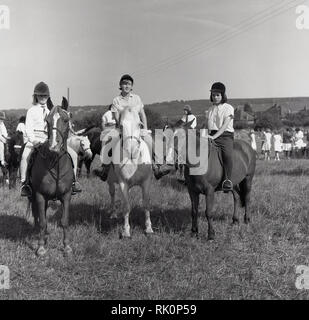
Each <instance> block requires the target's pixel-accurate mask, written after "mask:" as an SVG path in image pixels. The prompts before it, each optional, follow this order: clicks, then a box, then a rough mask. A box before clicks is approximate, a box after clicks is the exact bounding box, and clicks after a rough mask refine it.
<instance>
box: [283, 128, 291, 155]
mask: <svg viewBox="0 0 309 320" xmlns="http://www.w3.org/2000/svg"><path fill="white" fill-rule="evenodd" d="M292 138H293V134H292V132H291V129H290V128H286V129H285V130H284V131H283V139H282V142H283V144H282V149H283V152H284V154H285V157H286V159H290V156H291V150H292Z"/></svg>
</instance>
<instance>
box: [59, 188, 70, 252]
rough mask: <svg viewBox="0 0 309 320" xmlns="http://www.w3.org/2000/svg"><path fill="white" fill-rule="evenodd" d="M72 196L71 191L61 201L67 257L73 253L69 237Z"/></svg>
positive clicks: (64, 244)
mask: <svg viewBox="0 0 309 320" xmlns="http://www.w3.org/2000/svg"><path fill="white" fill-rule="evenodd" d="M71 195H72V194H71V191H70V192H67V193H66V194H65V195H64V196H63V197H62V199H61V204H62V218H61V226H62V229H63V246H64V254H65V255H69V254H71V253H72V248H71V247H70V246H69V237H68V226H69V213H70V201H71Z"/></svg>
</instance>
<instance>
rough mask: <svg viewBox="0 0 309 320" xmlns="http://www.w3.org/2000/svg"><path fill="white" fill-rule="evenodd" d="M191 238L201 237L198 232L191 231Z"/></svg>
mask: <svg viewBox="0 0 309 320" xmlns="http://www.w3.org/2000/svg"><path fill="white" fill-rule="evenodd" d="M191 238H196V239H199V234H198V232H194V231H191Z"/></svg>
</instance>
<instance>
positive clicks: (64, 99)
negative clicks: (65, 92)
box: [61, 97, 69, 111]
mask: <svg viewBox="0 0 309 320" xmlns="http://www.w3.org/2000/svg"><path fill="white" fill-rule="evenodd" d="M61 108H62V109H63V110H65V111H68V108H69V103H68V100H67V99H66V98H65V97H62V104H61Z"/></svg>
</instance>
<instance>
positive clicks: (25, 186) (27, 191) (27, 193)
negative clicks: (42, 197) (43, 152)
mask: <svg viewBox="0 0 309 320" xmlns="http://www.w3.org/2000/svg"><path fill="white" fill-rule="evenodd" d="M32 163H33V161H32V157H31V158H30V159H29V163H28V167H27V171H26V180H25V181H23V182H22V183H21V188H20V195H21V196H22V197H28V198H30V197H32V188H31V186H30V172H31V168H32Z"/></svg>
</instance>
